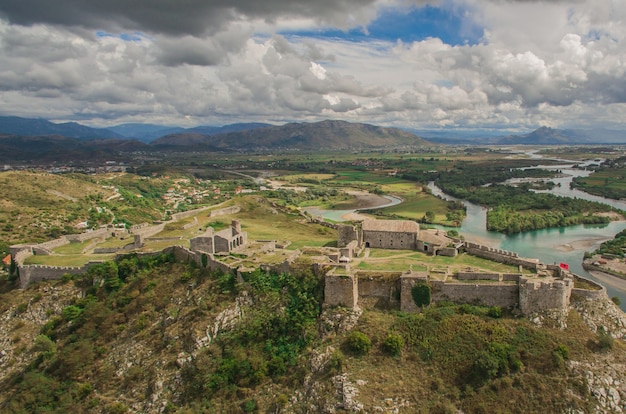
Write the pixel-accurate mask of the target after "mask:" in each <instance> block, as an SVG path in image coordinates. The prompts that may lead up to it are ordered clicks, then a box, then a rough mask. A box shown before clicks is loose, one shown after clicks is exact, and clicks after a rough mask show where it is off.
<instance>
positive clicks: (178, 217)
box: [172, 206, 211, 221]
mask: <svg viewBox="0 0 626 414" xmlns="http://www.w3.org/2000/svg"><path fill="white" fill-rule="evenodd" d="M210 208H211V206H207V207H200V208H196V209H193V210H189V211H181V212H180V213H174V214H172V221H178V220H184V219H186V218H189V217H191V216H195V215H196V214H198V213H201V212H203V211H206V210H208V209H210Z"/></svg>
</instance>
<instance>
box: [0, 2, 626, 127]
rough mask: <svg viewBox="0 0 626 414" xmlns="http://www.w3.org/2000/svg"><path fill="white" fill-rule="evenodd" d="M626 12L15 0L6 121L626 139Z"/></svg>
mask: <svg viewBox="0 0 626 414" xmlns="http://www.w3.org/2000/svg"><path fill="white" fill-rule="evenodd" d="M625 71H626V0H574V1H558V0H552V1H544V2H542V1H532V0H517V1H514V0H441V1H435V0H433V1H427V0H263V1H258V0H228V1H226V0H177V1H174V0H134V1H132V2H129V1H127V0H106V1H102V0H55V1H50V0H3V1H2V2H0V115H12V116H22V117H36V118H45V119H48V120H51V121H53V122H65V121H76V122H80V123H82V124H84V125H89V126H96V127H106V126H113V125H118V124H122V123H130V122H139V123H153V124H160V125H178V126H185V127H191V126H197V125H226V124H231V123H236V122H268V123H273V124H283V123H286V122H316V121H321V120H325V119H340V120H346V121H350V122H365V123H370V124H376V125H381V126H396V127H401V128H411V129H444V130H453V129H455V130H459V131H460V130H478V131H481V130H482V131H502V132H503V133H504V132H528V131H531V130H533V129H535V128H538V127H540V126H549V127H553V128H600V127H601V128H609V129H624V130H626V74H625Z"/></svg>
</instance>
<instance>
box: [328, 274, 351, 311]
mask: <svg viewBox="0 0 626 414" xmlns="http://www.w3.org/2000/svg"><path fill="white" fill-rule="evenodd" d="M358 296H359V292H358V287H357V281H356V277H354V276H352V275H334V274H332V272H331V273H329V274H327V275H326V276H325V280H324V305H326V306H344V307H347V308H356V307H357V304H358Z"/></svg>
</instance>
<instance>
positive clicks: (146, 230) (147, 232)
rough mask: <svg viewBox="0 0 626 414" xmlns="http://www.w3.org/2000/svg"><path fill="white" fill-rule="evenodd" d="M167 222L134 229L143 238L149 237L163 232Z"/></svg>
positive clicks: (135, 233) (134, 232)
mask: <svg viewBox="0 0 626 414" xmlns="http://www.w3.org/2000/svg"><path fill="white" fill-rule="evenodd" d="M165 224H166V223H159V224H155V225H152V226H147V227H142V228H140V229H137V230H134V231H133V234H134V235H136V236H140V237H142V238H148V237H151V236H154V235H155V234H158V233H160V232H162V231H163V229H164V228H165Z"/></svg>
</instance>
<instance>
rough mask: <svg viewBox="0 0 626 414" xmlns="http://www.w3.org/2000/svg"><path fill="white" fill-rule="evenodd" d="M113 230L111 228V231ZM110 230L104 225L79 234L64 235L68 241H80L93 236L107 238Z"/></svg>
mask: <svg viewBox="0 0 626 414" xmlns="http://www.w3.org/2000/svg"><path fill="white" fill-rule="evenodd" d="M112 231H114V230H111V232H112ZM109 233H110V230H109V229H107V228H106V227H102V228H99V229H98V230H91V231H85V232H83V233H79V234H67V235H65V236H64V237H65V238H66V239H68V240H69V241H70V243H82V242H84V241H86V240H91V239H95V238H107V237H109V235H110V234H109Z"/></svg>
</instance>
